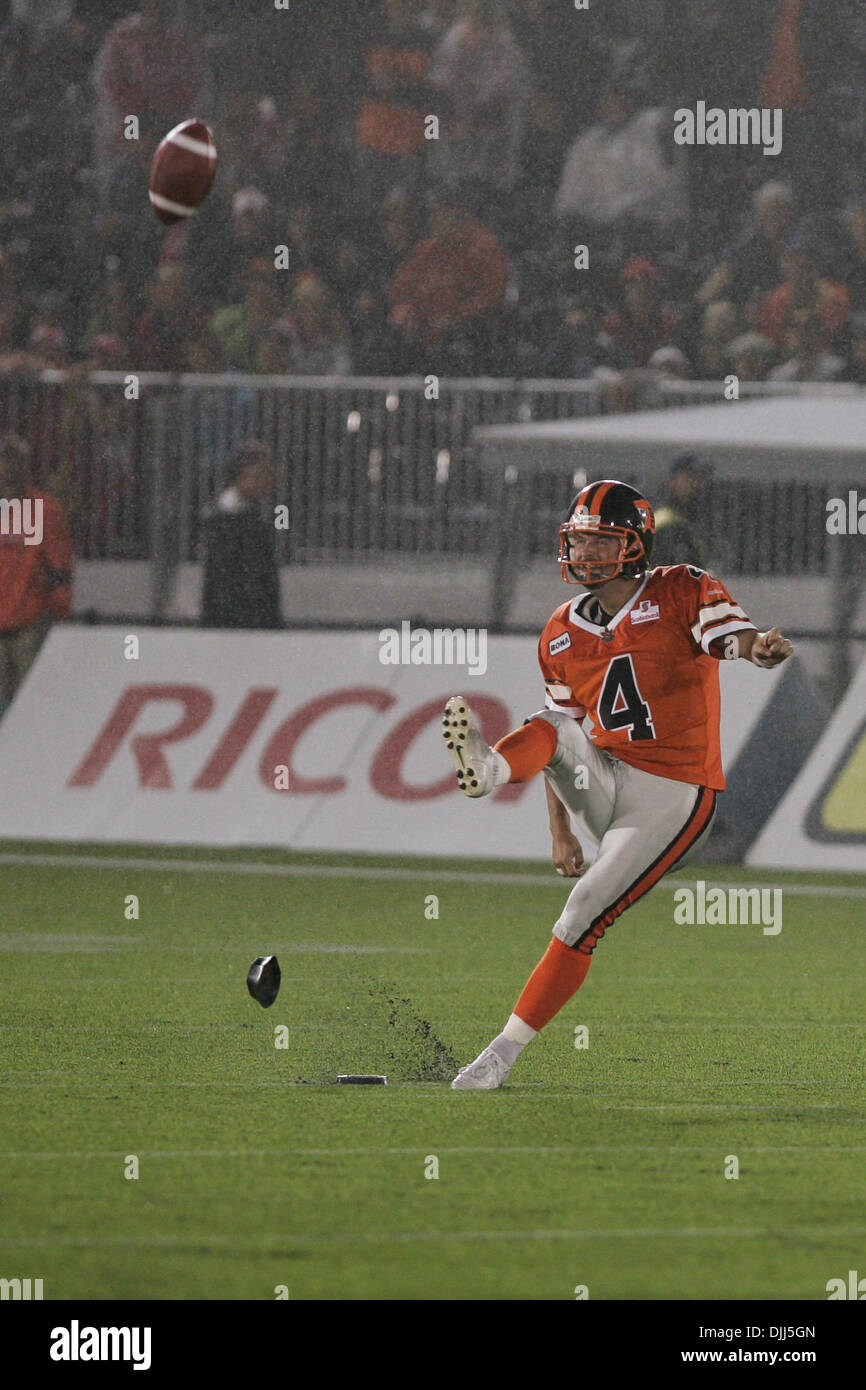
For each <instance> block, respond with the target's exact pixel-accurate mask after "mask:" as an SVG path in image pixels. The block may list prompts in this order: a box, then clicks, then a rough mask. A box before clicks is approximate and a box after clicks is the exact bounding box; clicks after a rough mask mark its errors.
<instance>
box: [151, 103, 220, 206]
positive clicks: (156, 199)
mask: <svg viewBox="0 0 866 1390" xmlns="http://www.w3.org/2000/svg"><path fill="white" fill-rule="evenodd" d="M216 159H217V153H216V146H215V145H214V139H213V134H212V133H211V131H210V130H209V129H208V127H207V126H206V125H205V123H204V121H196V120H192V121H181V123H180V125H176V126H175V127H174V130H170V131H169V132H168V135H166V136H165V138H164V139H163V140H161V141H160V143H159V145H157V148H156V152H155V154H154V156H153V159H152V160H151V164H150V180H149V192H150V201H151V204H152V205H153V210H154V212H155V213H156V215H157V217H158V218H159V220H160V221H161V222H169V223H171V222H182V221H183V220H184V218H185V217H191V216H192V214H193V213H194V212H196V211H197V210H198V209H199V208H200V207H201V205H202V203H203V202H204V200H205V198H206V197H207V195H208V192H209V190H210V186H211V184H212V183H213V181H214V174H215V173H216Z"/></svg>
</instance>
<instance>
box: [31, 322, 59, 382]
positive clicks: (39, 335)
mask: <svg viewBox="0 0 866 1390" xmlns="http://www.w3.org/2000/svg"><path fill="white" fill-rule="evenodd" d="M27 350H28V354H29V358H30V370H31V371H34V372H42V371H46V370H47V369H48V368H50V367H65V366H66V365H67V362H68V361H69V342H68V339H67V337H66V334H65V333H64V331H63V329H62V328H61V327H60V325H59V324H57V323H51V322H45V321H44V320H37V322H36V323H35V324H34V326H33V328H32V329H31V332H30V337H29V339H28V341H27Z"/></svg>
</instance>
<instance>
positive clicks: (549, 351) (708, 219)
mask: <svg viewBox="0 0 866 1390" xmlns="http://www.w3.org/2000/svg"><path fill="white" fill-rule="evenodd" d="M130 10H131V6H130V4H129V3H128V2H127V3H122V2H119V0H7V2H6V3H5V4H4V3H0V22H2V24H3V28H2V31H0V70H2V80H0V112H2V126H0V129H2V133H3V134H2V140H0V173H2V188H3V193H2V199H0V373H5V374H8V373H10V372H16V371H18V372H21V371H33V370H37V369H39V368H42V367H68V366H74V365H81V366H85V367H95V368H105V369H124V370H127V369H130V370H132V369H137V370H142V371H145V370H154V371H167V372H178V371H191V372H193V371H194V372H211V371H224V370H230V371H240V372H260V373H280V374H295V375H330V374H346V373H354V374H357V375H380V374H392V373H393V374H414V373H419V372H420V373H426V372H429V371H436V372H440V373H447V374H449V375H459V376H469V375H477V374H484V375H509V376H510V375H518V376H524V377H528V376H537V377H544V376H550V377H565V378H577V379H580V378H586V377H593V376H595V377H598V378H599V379H601V380H604V379H605V378H606V375H609V376H610V377H611V379H613V378H615V377H616V376H617V375H618V374H622V373H623V372H624V371H626V372H628V371H629V370H632V369H638V370H641V369H648V370H649V371H651V372H656V373H660V374H663V375H667V376H673V377H682V378H697V379H707V378H709V379H717V378H719V377H721V376H723V375H725V374H727V373H728V372H736V373H737V374H738V375H739V376H740V378H741V379H744V380H764V379H770V380H780V381H797V380H810V381H830V380H836V379H842V380H849V381H855V382H860V383H864V384H866V184H864V183H863V181H862V180H863V174H862V171H863V168H864V154H866V151H864V144H866V89H864V83H863V70H864V69H863V65H864V58H866V17H864V11H863V8H862V5H860V4H858V0H836V3H834V4H833V5H832V6H828V5H826V4H822V3H821V0H768V3H764V4H755V3H754V0H727V3H725V4H724V5H696V4H694V3H692V2H691V0H616V3H615V4H614V3H606V2H605V0H592V3H591V4H589V6H588V7H587V8H584V9H581V8H578V7H577V6H576V5H574V6H572V5H571V4H568V3H565V0H292V3H291V5H290V6H287V7H285V8H284V9H281V8H278V7H277V6H276V5H274V6H269V5H264V4H261V3H256V2H254V0H207V4H205V3H204V0H177V2H176V0H141V2H140V6H139V9H138V10H137V12H134V13H131V12H130ZM699 99H700V100H705V101H706V102H707V103H708V105H719V106H722V107H724V108H727V107H752V106H763V107H771V108H781V109H782V110H783V112H784V137H783V147H782V150H781V152H780V153H779V154H777V155H775V156H772V157H767V156H766V155H765V154H764V152H763V151H762V149H761V148H756V147H754V146H750V147H737V146H730V145H729V146H718V145H716V146H710V145H705V146H694V147H686V146H681V145H678V144H677V143H676V142H675V141H674V138H673V132H674V120H673V113H674V111H675V110H676V109H677V108H680V107H693V106H694V105H695V103H696V102H697V101H698V100H699ZM131 115H134V116H135V117H136V118H137V121H138V132H137V133H138V138H136V139H127V138H125V130H126V129H127V118H128V117H129V116H131ZM191 115H198V116H201V117H202V118H204V119H206V120H207V121H208V123H209V124H210V125H211V126H212V128H213V129H214V131H215V135H216V140H217V145H218V149H219V165H218V177H217V182H216V185H215V187H214V190H213V192H212V194H211V196H210V198H209V200H208V203H207V205H206V209H205V211H204V212H203V213H202V214H201V215H200V216H199V217H197V218H193V219H191V220H190V221H189V222H188V223H185V224H183V225H180V226H177V227H175V228H171V229H166V228H165V227H163V226H162V224H161V223H160V222H158V221H157V219H156V217H155V216H154V215H153V214H152V212H151V211H150V208H149V205H148V200H147V171H148V166H149V163H150V159H151V157H152V154H153V151H154V149H155V147H156V144H157V143H158V141H159V139H160V138H161V137H162V135H163V134H165V132H166V131H167V130H168V129H169V128H170V127H171V126H172V125H174V124H176V123H177V122H178V121H180V120H182V119H185V118H186V117H188V116H191ZM431 117H436V118H437V120H438V130H437V129H436V123H435V122H433V121H431V119H430V118H431ZM431 135H433V136H435V137H436V138H430V137H431ZM580 245H585V246H586V247H587V248H588V266H583V267H582V268H579V266H578V265H577V264H576V261H577V260H579V257H576V256H575V248H576V247H577V246H580ZM278 246H285V247H286V248H287V249H288V267H287V269H276V267H275V248H277V247H278Z"/></svg>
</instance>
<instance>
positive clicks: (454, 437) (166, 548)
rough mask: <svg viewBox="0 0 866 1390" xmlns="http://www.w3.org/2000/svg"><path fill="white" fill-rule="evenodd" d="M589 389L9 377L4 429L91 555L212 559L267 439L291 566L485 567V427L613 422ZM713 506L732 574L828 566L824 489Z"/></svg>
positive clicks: (535, 550)
mask: <svg viewBox="0 0 866 1390" xmlns="http://www.w3.org/2000/svg"><path fill="white" fill-rule="evenodd" d="M857 389H858V388H856V387H850V386H844V385H843V386H837V387H831V388H828V387H824V388H821V387H815V386H810V387H804V386H800V385H798V384H788V383H785V384H784V385H776V384H774V385H768V384H764V383H750V384H745V383H744V385H743V388H742V394H743V395H750V396H768V395H773V396H775V395H792V394H800V393H802V392H810V393H813V394H814V393H818V392H820V394H822V395H823V394H827V393H828V392H829V393H831V394H843V395H844V394H850V393H851V392H852V391H856V390H857ZM721 398H722V387H721V384H720V383H718V382H679V381H673V382H662V383H658V384H656V385H654V386H653V387H652V391H651V394H650V396H649V398H648V399H647V400H646V401H645V402H644V404H653V405H656V406H657V407H658V408H666V407H670V406H677V405H686V404H697V403H701V402H710V401H716V400H720V399H721ZM605 408H606V397H605V393H604V391H603V389H602V388H600V387H599V386H597V385H596V383H595V382H592V381H576V382H573V381H516V380H502V379H495V380H494V379H491V380H488V379H471V380H466V381H459V380H443V381H441V382H439V383H437V382H436V381H435V379H432V378H426V379H424V378H402V379H380V378H348V379H342V380H335V379H334V378H321V379H319V378H312V377H304V378H277V377H271V376H262V377H242V376H236V375H222V376H166V375H157V374H143V373H142V374H136V375H135V376H132V375H130V374H123V373H116V372H98V373H90V374H82V373H80V372H59V371H53V372H44V373H42V374H41V375H39V376H32V377H31V376H24V375H7V376H5V377H0V431H2V432H6V431H10V430H14V431H16V432H17V433H20V434H22V435H24V436H25V438H27V439H28V441H29V442H30V444H31V446H32V448H33V453H34V461H35V466H36V470H37V476H38V478H39V480H40V482H41V483H42V485H43V486H45V487H48V488H49V489H51V490H53V491H54V492H55V493H57V494H58V495H59V496H60V498H61V500H62V501H63V502H64V503H65V505H66V507H67V510H68V513H69V516H70V520H71V524H72V527H73V531H74V534H75V538H76V543H77V548H78V551H79V554H80V555H81V556H82V557H83V558H89V559H101V558H112V559H144V560H150V561H153V562H154V564H155V565H156V566H167V567H169V568H170V567H172V566H173V565H175V564H177V563H180V562H183V561H190V560H195V559H197V558H199V550H200V540H201V520H202V513H203V511H204V509H205V507H206V506H207V505H208V503H210V502H211V501H212V500H213V499H214V497H215V496H216V494H217V493H218V492H219V490H220V488H221V486H223V485H224V480H225V472H226V467H227V464H228V461H229V459H230V456H231V453H232V450H233V448H234V447H235V446H236V444H237V443H238V442H239V441H240V440H242V439H245V438H249V437H252V436H255V437H256V438H259V439H262V440H264V441H265V442H266V443H268V444H269V445H270V446H271V447H272V449H273V451H274V457H275V461H276V467H277V488H276V499H275V500H277V501H279V502H280V503H283V504H286V505H287V506H288V508H289V514H290V529H289V531H288V532H284V531H276V532H275V544H276V545H277V546H278V549H279V551H280V555H281V558H283V559H291V561H292V563H294V564H311V563H315V562H316V561H318V560H321V559H325V558H331V557H333V556H334V555H335V554H338V553H339V554H341V555H344V556H345V555H351V556H352V557H353V559H355V560H357V561H359V562H362V561H370V562H373V563H379V564H380V563H382V561H383V560H387V559H389V558H390V557H393V558H395V559H399V558H400V557H405V556H407V555H425V554H426V555H442V556H460V557H472V556H476V555H480V554H482V553H484V551H485V549H486V548H487V547H488V546H489V536H488V534H487V529H486V525H485V523H486V521H487V520H488V518H489V516H490V515H491V508H490V502H491V499H490V495H489V488H490V486H491V485H490V483H489V481H488V480H487V479H485V477H484V475H483V474H482V472H481V470H480V468H479V467H478V466H477V461H476V457H475V453H474V450H473V445H472V435H473V431H474V429H475V427H476V426H478V425H489V424H500V423H502V424H504V423H525V422H527V421H530V420H533V421H542V420H554V419H575V418H580V417H584V416H587V415H594V414H600V413H604V411H605ZM569 485H570V480H567V479H566V480H563V478H562V477H561V476H560V475H558V474H551V473H540V474H538V475H537V476H535V477H534V478H533V481H532V485H531V494H530V501H529V507H528V514H527V516H526V528H527V533H528V544H529V553H530V555H536V554H538V555H541V554H548V553H549V551H550V547H551V535H552V531H553V528H554V527H555V524H556V522H557V520H558V519H559V518H560V514H561V512H562V509H563V506H564V505H565V502H566V501H567V494H568V493H569ZM711 509H712V515H713V518H714V527H713V529H714V532H715V534H716V536H718V537H722V538H723V539H722V542H721V544H722V551H721V553H719V551H718V549H717V547H715V546H714V548H713V554H714V558H716V559H721V560H722V561H723V562H724V566H725V570H726V572H729V573H732V574H736V573H786V574H791V573H797V572H807V571H809V572H822V571H823V570H824V567H825V562H826V553H825V551H826V531H825V529H824V527H823V524H822V517H823V513H824V497H823V490H822V489H821V488H818V487H813V486H811V485H809V484H802V485H796V486H791V485H790V484H786V485H785V486H784V487H781V486H779V485H777V484H772V483H769V482H767V483H760V482H756V483H748V484H743V483H737V484H733V483H730V484H726V483H724V482H716V483H714V484H713V486H712V497H711Z"/></svg>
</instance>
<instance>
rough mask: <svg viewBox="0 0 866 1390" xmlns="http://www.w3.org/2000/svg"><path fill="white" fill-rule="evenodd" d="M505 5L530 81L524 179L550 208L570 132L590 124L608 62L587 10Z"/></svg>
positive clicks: (538, 3)
mask: <svg viewBox="0 0 866 1390" xmlns="http://www.w3.org/2000/svg"><path fill="white" fill-rule="evenodd" d="M509 9H510V11H511V14H510V23H511V25H512V28H513V31H514V36H515V38H516V40H517V42H518V44H519V45H520V48H521V49H522V51H523V53H524V55H525V59H526V61H527V63H528V65H529V69H530V71H531V72H532V74H533V79H534V80H533V82H532V84H531V87H530V91H529V94H528V104H527V132H526V142H525V149H526V154H527V158H526V159H525V161H524V164H525V169H524V174H525V183H526V186H527V187H528V188H531V189H532V190H533V192H534V195H535V196H536V197H541V198H544V200H545V202H546V203H547V205H548V206H549V205H550V203H551V201H552V199H553V196H554V194H555V192H556V187H557V184H558V183H559V179H560V175H561V172H562V164H563V160H564V159H565V155H566V151H567V149H568V146H569V144H570V143H571V140H572V139H573V136H574V132H575V130H582V129H583V128H584V127H585V126H587V125H589V124H590V122H591V119H592V113H593V112H594V111H595V109H596V106H597V103H598V91H599V85H600V83H601V82H602V80H603V78H604V76H605V74H606V73H607V72H608V70H609V66H610V65H609V60H608V56H607V54H606V52H605V51H604V47H603V46H602V45H601V44H600V43H599V42H598V41H597V33H596V27H595V26H594V25H593V21H592V19H591V18H590V16H589V14H588V13H587V14H584V15H580V16H576V15H575V14H574V12H573V9H572V7H571V6H569V5H563V4H561V3H560V0H511V3H510V5H509ZM587 21H589V22H587Z"/></svg>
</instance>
